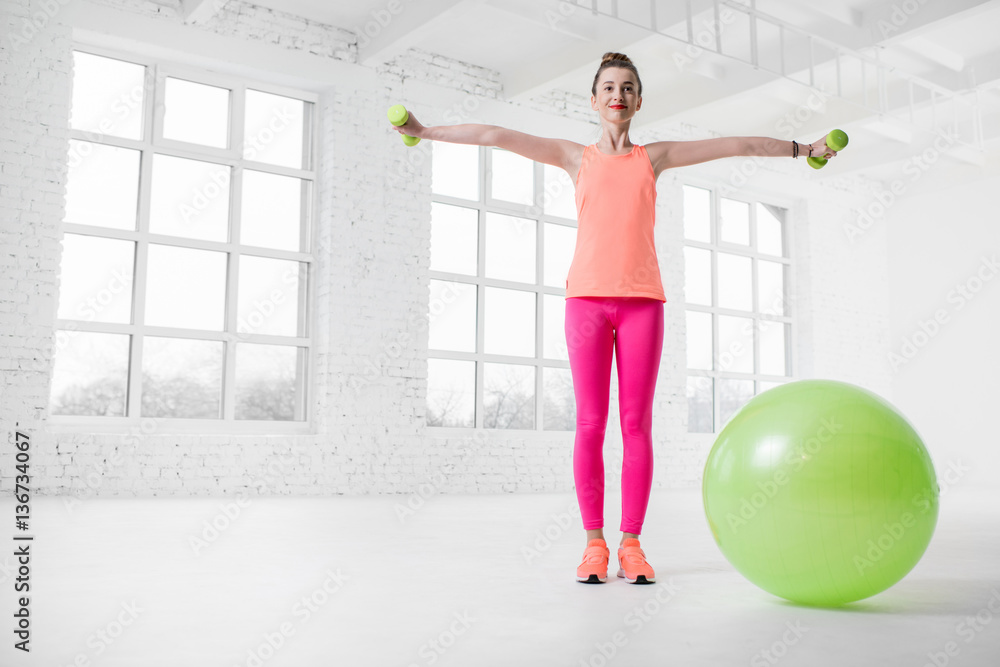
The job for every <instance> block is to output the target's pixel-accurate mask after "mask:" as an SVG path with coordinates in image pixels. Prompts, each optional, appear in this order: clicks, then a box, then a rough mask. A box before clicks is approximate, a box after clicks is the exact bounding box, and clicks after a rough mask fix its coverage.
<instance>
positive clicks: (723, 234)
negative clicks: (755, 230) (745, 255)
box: [719, 197, 750, 245]
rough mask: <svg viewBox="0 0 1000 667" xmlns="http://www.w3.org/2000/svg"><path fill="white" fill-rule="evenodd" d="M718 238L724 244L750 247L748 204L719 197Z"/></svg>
mask: <svg viewBox="0 0 1000 667" xmlns="http://www.w3.org/2000/svg"><path fill="white" fill-rule="evenodd" d="M719 237H720V240H721V241H723V242H725V243H739V244H740V245H750V204H748V203H746V202H743V201H736V200H735V199H727V198H725V197H719Z"/></svg>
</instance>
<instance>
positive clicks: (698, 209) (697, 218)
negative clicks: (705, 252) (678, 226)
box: [684, 185, 712, 243]
mask: <svg viewBox="0 0 1000 667" xmlns="http://www.w3.org/2000/svg"><path fill="white" fill-rule="evenodd" d="M711 203H712V193H711V192H709V191H708V190H706V189H704V188H696V187H692V186H690V185H685V186H684V238H687V239H690V240H692V241H704V242H705V243H710V242H711V241H712V231H711V230H712V217H711Z"/></svg>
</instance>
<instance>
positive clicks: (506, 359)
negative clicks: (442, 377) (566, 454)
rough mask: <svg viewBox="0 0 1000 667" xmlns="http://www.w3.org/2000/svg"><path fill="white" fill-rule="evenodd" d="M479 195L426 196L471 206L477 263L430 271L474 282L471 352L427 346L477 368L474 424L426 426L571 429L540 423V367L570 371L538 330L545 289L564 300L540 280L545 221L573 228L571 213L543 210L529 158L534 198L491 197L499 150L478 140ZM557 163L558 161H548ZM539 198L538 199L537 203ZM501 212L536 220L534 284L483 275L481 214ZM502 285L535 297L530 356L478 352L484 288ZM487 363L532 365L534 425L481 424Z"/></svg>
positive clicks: (541, 175) (457, 430) (537, 168)
mask: <svg viewBox="0 0 1000 667" xmlns="http://www.w3.org/2000/svg"><path fill="white" fill-rule="evenodd" d="M478 148H479V160H478V168H479V199H478V200H472V199H462V198H461V197H452V196H449V195H442V194H438V193H435V192H432V193H431V201H432V202H435V203H441V204H448V205H452V206H459V207H462V208H467V209H472V210H475V211H476V212H477V215H478V237H477V241H478V249H477V252H478V261H477V264H478V267H477V275H475V276H470V275H467V274H464V273H450V272H446V271H433V270H432V271H430V272H429V279H430V280H442V281H449V282H461V283H466V284H470V285H475V286H476V350H477V351H476V352H456V351H452V350H437V349H428V355H427V356H428V358H429V359H448V360H457V361H473V362H475V368H476V385H475V392H476V393H475V408H474V410H475V416H476V424H475V426H431V425H429V424H426V421H425V427H426V429H427V431H428V432H429V433H430V434H433V435H440V436H445V437H455V436H456V435H457V436H461V435H462V434H474V433H476V432H481V433H490V434H497V435H499V434H510V435H514V436H522V437H523V436H529V437H530V436H539V437H546V438H551V437H553V436H556V437H558V436H559V435H560V434H568V435H572V433H573V430H566V431H563V430H546V429H545V428H544V424H545V400H544V392H543V386H544V378H543V376H542V375H543V372H544V371H543V369H545V368H558V369H565V370H566V371H569V369H570V365H569V360H564V359H550V358H548V357H545V356H543V355H544V345H545V340H544V336H543V327H542V325H543V323H544V321H545V319H544V316H545V295H552V296H558V297H560V298H562V299H563V300H565V298H566V288H565V286H564V287H561V288H558V287H551V286H548V285H545V284H544V281H545V274H544V268H545V267H544V261H545V245H544V243H545V240H544V237H545V224H546V223H553V224H558V225H564V226H567V227H572V228H573V229H576V228H577V221H576V220H575V219H570V218H562V217H558V216H555V215H551V214H547V213H545V211H544V205H543V204H544V201H545V166H546V165H545V164H544V163H542V162H538V161H534V160H532V178H533V191H532V192H533V195H532V197H533V199H532V201H533V203H532V204H531V205H530V206H528V205H525V204H515V203H513V202H509V201H504V200H500V199H494V198H493V151H495V150H497V151H499V150H504V149H500V148H495V147H487V146H479V147H478ZM552 168H553V169H558V167H552ZM540 203H541V205H540ZM488 212H489V213H500V214H503V215H510V216H516V217H519V218H530V219H532V220H535V221H536V224H535V283H534V285H531V284H528V283H523V282H518V281H511V280H501V279H498V278H487V277H485V276H484V275H483V272H484V269H485V266H486V245H485V243H484V242H483V239H484V238H486V214H487V213H488ZM487 287H501V288H505V289H513V290H518V291H522V292H530V291H534V293H535V295H536V297H535V356H534V358H533V359H530V361H529V360H528V357H517V356H510V355H504V354H487V353H485V352H481V351H480V350H483V349H484V348H485V345H484V343H485V336H486V330H485V310H484V308H483V305H484V303H485V296H486V288H487ZM486 363H501V364H513V365H521V366H531V367H533V368H534V369H535V428H533V429H515V428H487V427H486V426H484V425H483V417H484V412H485V409H484V403H483V399H484V396H483V394H484V391H483V390H484V379H485V373H484V368H485V366H484V365H485V364H486Z"/></svg>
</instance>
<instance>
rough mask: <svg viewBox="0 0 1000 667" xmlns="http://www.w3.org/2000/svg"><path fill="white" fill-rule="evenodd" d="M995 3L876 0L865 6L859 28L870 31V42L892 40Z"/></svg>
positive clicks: (986, 0)
mask: <svg viewBox="0 0 1000 667" xmlns="http://www.w3.org/2000/svg"><path fill="white" fill-rule="evenodd" d="M995 7H996V2H995V0H948V2H913V3H901V2H899V0H880V1H879V2H876V3H873V4H872V5H871V7H868V8H866V9H865V11H864V23H863V25H862V29H863V30H865V31H867V32H868V33H869V34H870V35H871V42H870V43H871V44H882V45H887V44H894V43H896V42H900V41H904V40H908V39H910V38H912V37H915V36H918V35H921V34H922V33H926V32H929V31H930V30H931V29H933V28H934V27H936V25H937V24H938V23H939V22H941V21H947V22H948V23H953V22H955V21H960V20H962V21H964V20H968V19H973V18H975V17H976V16H977V15H979V14H981V13H984V12H987V11H991V10H992V9H994V8H995ZM911 8H912V9H911Z"/></svg>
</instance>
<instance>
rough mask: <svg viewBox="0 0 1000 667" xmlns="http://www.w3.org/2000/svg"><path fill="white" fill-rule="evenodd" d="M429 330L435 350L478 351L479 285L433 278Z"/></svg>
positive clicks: (431, 347)
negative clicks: (477, 314) (477, 287)
mask: <svg viewBox="0 0 1000 667" xmlns="http://www.w3.org/2000/svg"><path fill="white" fill-rule="evenodd" d="M430 289H431V296H430V330H429V332H428V341H427V346H428V347H429V348H430V349H432V350H452V351H455V352H475V351H476V286H475V285H470V284H468V283H456V282H446V281H444V280H431V281H430Z"/></svg>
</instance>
